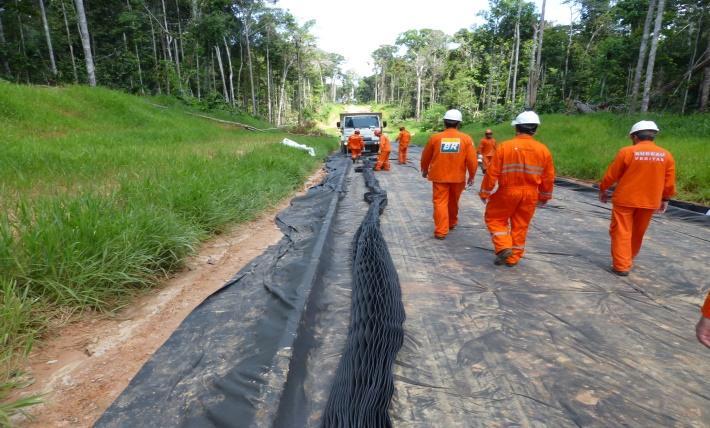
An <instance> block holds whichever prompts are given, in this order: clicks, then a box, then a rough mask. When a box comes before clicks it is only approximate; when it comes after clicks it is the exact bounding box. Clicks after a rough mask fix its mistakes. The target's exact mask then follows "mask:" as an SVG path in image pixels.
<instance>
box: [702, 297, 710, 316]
mask: <svg viewBox="0 0 710 428" xmlns="http://www.w3.org/2000/svg"><path fill="white" fill-rule="evenodd" d="M702 312H703V316H704V317H705V318H710V293H708V295H707V297H706V298H705V304H704V305H703V310H702Z"/></svg>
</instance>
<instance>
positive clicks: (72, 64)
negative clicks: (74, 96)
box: [61, 0, 79, 83]
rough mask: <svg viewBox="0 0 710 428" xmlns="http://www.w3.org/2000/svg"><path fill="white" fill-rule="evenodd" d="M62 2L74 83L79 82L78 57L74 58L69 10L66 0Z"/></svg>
mask: <svg viewBox="0 0 710 428" xmlns="http://www.w3.org/2000/svg"><path fill="white" fill-rule="evenodd" d="M61 4H62V15H63V16H64V28H65V29H66V31H67V44H68V45H69V55H70V56H71V67H72V71H73V72H74V83H79V75H78V74H77V72H76V59H75V58H74V46H73V44H72V41H71V33H70V32H69V20H68V19H67V10H66V8H65V7H64V0H62V2H61Z"/></svg>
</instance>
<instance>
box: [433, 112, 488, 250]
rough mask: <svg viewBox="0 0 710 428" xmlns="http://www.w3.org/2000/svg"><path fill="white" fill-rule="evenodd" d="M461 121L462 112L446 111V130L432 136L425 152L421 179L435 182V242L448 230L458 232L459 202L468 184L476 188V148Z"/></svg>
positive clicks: (444, 235) (444, 236)
mask: <svg viewBox="0 0 710 428" xmlns="http://www.w3.org/2000/svg"><path fill="white" fill-rule="evenodd" d="M461 120H462V115H461V112H460V111H458V110H449V111H447V112H446V114H445V115H444V127H445V128H446V129H445V130H444V131H443V132H439V133H438V134H434V135H432V136H431V137H430V138H429V142H427V145H426V147H425V148H424V151H423V152H422V159H421V168H422V177H424V178H428V179H429V181H431V182H432V201H433V203H434V237H435V238H436V239H445V238H446V235H447V234H448V233H449V230H453V229H454V228H456V225H457V223H458V215H459V198H460V197H461V193H462V192H463V190H464V188H465V187H466V184H468V185H471V184H473V179H474V177H475V176H476V168H477V165H476V147H475V146H474V144H473V140H472V139H471V137H470V136H468V135H467V134H464V133H463V132H461V131H459V127H460V126H461ZM466 171H468V180H466Z"/></svg>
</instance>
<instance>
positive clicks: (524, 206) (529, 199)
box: [506, 192, 537, 263]
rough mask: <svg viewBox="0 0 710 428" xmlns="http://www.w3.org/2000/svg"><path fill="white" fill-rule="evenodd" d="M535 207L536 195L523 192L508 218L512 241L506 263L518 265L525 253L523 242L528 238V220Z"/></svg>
mask: <svg viewBox="0 0 710 428" xmlns="http://www.w3.org/2000/svg"><path fill="white" fill-rule="evenodd" d="M536 207H537V193H536V192H525V193H524V194H523V197H522V199H521V200H520V203H519V204H518V207H517V208H516V209H515V212H513V215H512V216H511V217H510V235H511V238H512V240H513V255H512V256H510V257H508V260H506V262H508V263H518V261H520V259H521V258H522V257H523V254H524V253H525V240H526V238H527V236H528V227H530V220H532V218H533V215H534V214H535V208H536Z"/></svg>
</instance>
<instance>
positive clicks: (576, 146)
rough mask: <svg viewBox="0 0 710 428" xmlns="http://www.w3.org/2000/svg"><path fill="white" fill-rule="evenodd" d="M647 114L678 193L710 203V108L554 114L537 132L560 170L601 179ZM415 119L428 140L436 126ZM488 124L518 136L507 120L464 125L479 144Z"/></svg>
mask: <svg viewBox="0 0 710 428" xmlns="http://www.w3.org/2000/svg"><path fill="white" fill-rule="evenodd" d="M647 118H650V119H651V120H655V121H656V122H657V123H658V126H659V127H660V128H661V133H660V134H659V135H658V139H657V142H658V144H660V145H661V146H663V147H665V148H666V149H668V150H670V152H671V153H672V154H673V156H674V158H675V160H676V173H677V180H678V181H677V183H678V194H677V195H676V198H677V199H680V200H684V201H689V202H696V203H700V204H704V205H710V148H709V147H708V137H707V136H708V135H710V114H707V113H705V114H701V113H698V114H693V115H687V116H683V115H679V114H655V113H649V114H645V115H638V114H634V115H618V114H612V113H594V114H587V115H564V114H548V115H542V116H541V119H542V125H541V126H540V131H539V132H538V134H537V135H536V138H538V139H539V140H540V141H542V142H543V143H545V144H546V145H547V146H548V147H549V148H550V150H551V151H552V155H553V156H554V160H555V168H556V170H557V174H558V175H562V176H568V177H574V178H578V179H583V180H595V181H597V180H601V178H602V176H603V175H604V172H605V171H606V168H607V166H608V165H609V163H610V162H611V161H612V160H613V159H614V156H615V155H616V152H617V151H618V150H619V149H620V148H621V147H623V146H625V145H629V144H631V142H630V141H629V139H628V135H627V134H628V132H629V128H631V125H632V124H633V123H634V122H636V121H638V120H641V119H647ZM439 122H441V117H439ZM409 125H410V126H412V129H414V136H413V138H412V141H413V143H414V144H417V145H421V146H423V145H425V144H426V142H427V139H428V138H429V135H431V132H432V131H427V130H425V129H426V127H422V126H421V125H420V124H418V123H416V122H414V123H412V122H410V123H409ZM396 126H399V125H398V124H397V123H393V124H392V127H391V129H390V131H391V132H392V133H394V132H395V129H396ZM439 126H441V125H439ZM422 128H425V129H422ZM486 128H491V129H493V132H494V133H495V138H496V140H497V141H498V142H502V141H505V140H507V139H510V138H512V137H513V135H514V133H515V132H514V130H513V127H511V126H510V122H507V121H506V122H503V123H500V124H496V125H487V124H485V123H468V124H466V125H465V126H464V127H463V128H462V130H463V131H464V132H466V133H468V134H469V135H471V136H472V137H473V138H474V141H475V142H476V144H478V141H480V139H481V138H483V131H485V129H486ZM394 135H396V134H394Z"/></svg>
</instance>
